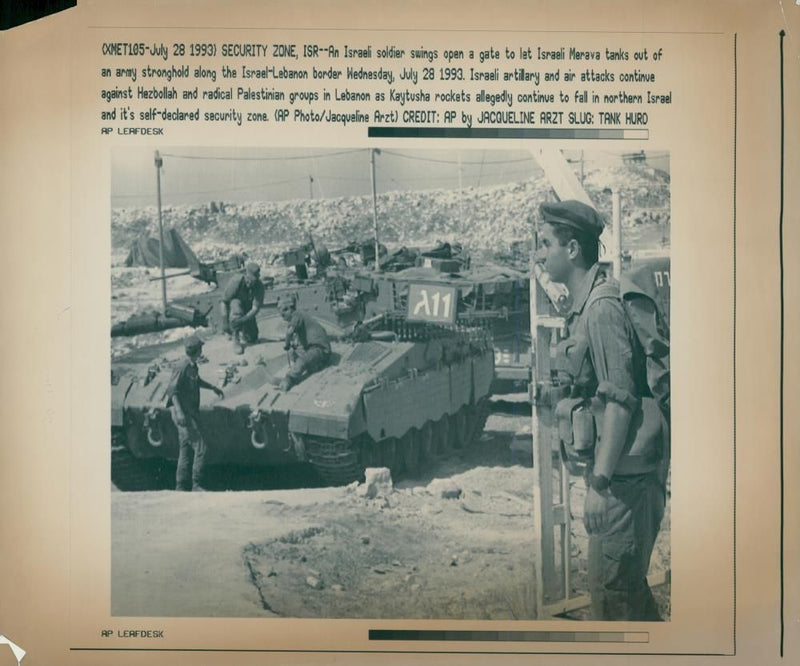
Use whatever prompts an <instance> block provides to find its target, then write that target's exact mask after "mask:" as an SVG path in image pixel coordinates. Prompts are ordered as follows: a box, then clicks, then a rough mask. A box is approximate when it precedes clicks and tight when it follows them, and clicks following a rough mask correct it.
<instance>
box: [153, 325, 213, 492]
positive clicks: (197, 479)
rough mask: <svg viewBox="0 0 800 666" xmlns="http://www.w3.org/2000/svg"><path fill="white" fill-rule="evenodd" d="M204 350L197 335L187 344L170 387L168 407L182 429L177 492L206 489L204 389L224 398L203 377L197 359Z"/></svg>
mask: <svg viewBox="0 0 800 666" xmlns="http://www.w3.org/2000/svg"><path fill="white" fill-rule="evenodd" d="M202 350H203V343H202V341H201V340H200V339H199V338H198V337H197V336H195V335H193V336H191V337H190V338H189V339H188V340H187V341H186V358H185V359H183V361H182V362H181V364H180V365H179V366H178V367H177V368H175V371H174V372H173V373H172V379H171V380H170V383H169V386H168V388H167V407H169V408H170V411H171V413H172V420H173V422H174V423H175V427H176V428H177V429H178V447H179V448H178V468H177V470H176V474H175V488H176V490H189V488H190V485H189V484H190V483H191V489H192V490H203V486H202V482H203V464H204V462H205V455H206V445H205V442H204V441H203V435H202V434H201V432H200V426H199V423H198V416H199V412H200V389H201V388H204V389H208V390H210V391H214V393H216V394H217V395H218V396H219V397H220V398H222V397H224V394H223V393H222V390H220V389H218V388H217V387H216V386H214V385H213V384H209V383H208V382H207V381H205V380H203V379H201V378H200V374H199V373H198V371H197V359H199V358H200V354H201V352H202Z"/></svg>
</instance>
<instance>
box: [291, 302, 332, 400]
mask: <svg viewBox="0 0 800 666" xmlns="http://www.w3.org/2000/svg"><path fill="white" fill-rule="evenodd" d="M280 312H281V316H282V317H283V318H284V319H285V320H286V321H287V322H288V323H289V326H288V328H287V330H286V342H285V344H284V346H283V348H284V349H285V350H286V351H291V359H290V360H291V364H290V366H289V369H288V370H287V371H286V376H285V377H284V379H283V381H282V382H281V384H280V388H281V389H282V390H284V391H288V390H289V389H290V388H291V387H292V386H294V385H295V384H297V383H298V382H300V381H302V380H303V378H304V377H307V376H308V375H311V374H313V373H315V372H317V371H319V370H322V368H324V367H325V365H326V364H327V362H328V359H329V358H330V355H331V343H330V342H329V341H328V334H327V333H326V332H325V329H324V328H323V327H322V325H321V324H320V323H319V322H318V321H317V320H316V319H314V318H313V317H312V316H311V315H310V314H308V313H306V312H298V311H297V304H296V303H295V301H294V299H291V298H290V299H288V300H286V301H283V302H282V303H281V305H280Z"/></svg>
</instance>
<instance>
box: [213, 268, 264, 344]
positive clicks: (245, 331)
mask: <svg viewBox="0 0 800 666" xmlns="http://www.w3.org/2000/svg"><path fill="white" fill-rule="evenodd" d="M260 273H261V271H260V269H259V267H258V264H256V263H253V262H250V263H248V264H247V266H245V270H244V275H234V276H233V277H232V278H231V279H230V280H229V281H228V284H227V285H226V287H225V293H224V294H223V296H222V325H223V330H224V331H225V333H229V334H230V335H231V336H232V337H233V344H234V351H235V352H236V353H237V354H242V353H244V345H245V343H247V344H254V343H256V342H258V325H257V324H256V315H257V314H258V311H259V310H260V309H261V306H262V305H263V303H264V285H263V283H262V282H261V279H260Z"/></svg>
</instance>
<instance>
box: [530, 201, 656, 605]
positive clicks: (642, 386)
mask: <svg viewBox="0 0 800 666" xmlns="http://www.w3.org/2000/svg"><path fill="white" fill-rule="evenodd" d="M540 210H541V215H542V219H543V222H544V224H542V225H541V227H540V229H539V232H538V241H539V248H538V252H537V257H536V259H537V262H539V263H540V264H542V265H543V267H544V268H545V270H546V271H547V272H548V273H549V274H550V277H551V279H552V280H553V281H555V282H560V283H563V284H565V285H566V286H567V288H568V289H569V293H570V295H571V299H572V300H571V306H570V309H569V312H568V314H567V330H568V333H569V336H568V338H567V339H566V340H565V341H564V342H562V343H561V344H560V345H559V348H558V350H557V355H556V359H555V362H556V367H557V369H560V370H564V371H565V372H566V373H567V375H568V377H569V381H570V382H571V384H572V386H571V395H570V398H569V399H564V400H562V401H561V402H559V406H558V407H557V409H556V414H557V416H558V418H559V427H560V428H561V424H562V417H563V416H564V415H565V414H566V421H567V422H568V423H569V428H572V429H573V430H571V433H572V434H571V435H570V436H569V437H568V438H567V441H568V442H569V441H570V440H571V444H569V445H568V446H566V447H564V439H565V438H564V437H563V436H562V447H564V448H563V449H562V450H563V452H564V455H565V459H567V460H568V461H569V460H570V459H572V460H573V461H575V460H578V461H581V464H582V465H585V468H584V469H585V478H586V500H585V504H584V524H585V526H586V530H587V532H588V533H589V572H588V573H589V588H590V592H591V599H592V616H593V619H596V620H660V619H661V618H660V616H659V613H658V608H657V605H656V603H655V600H654V598H653V595H652V593H651V591H650V588H649V586H648V583H647V578H646V577H647V570H648V567H649V564H650V556H651V554H652V551H653V546H654V544H655V540H656V536H657V535H658V531H659V528H660V525H661V519H662V517H663V514H664V506H665V495H666V493H665V487H664V480H665V475H664V473H663V471H664V465H665V460H668V454H667V451H668V434H667V433H668V426H667V423H666V419H665V417H664V415H663V414H662V412H661V411H660V410H659V408H658V405H657V403H656V402H655V400H653V398H652V393H651V391H650V390H649V387H648V381H649V378H648V372H650V368H649V367H648V366H647V364H648V362H649V359H648V358H646V357H645V353H644V348H643V346H642V342H641V339H642V333H641V332H640V331H639V327H641V326H643V324H642V323H641V322H638V323H636V328H634V325H633V323H632V321H631V318H630V316H629V315H628V313H627V311H626V309H625V305H623V302H622V300H621V297H620V285H619V283H618V282H617V281H616V280H615V279H614V278H613V277H612V276H611V275H608V274H606V271H605V269H603V268H602V267H601V266H600V265H599V264H598V263H597V260H598V246H599V237H600V234H601V232H602V231H603V221H602V218H601V217H600V215H599V214H598V213H597V212H596V211H595V210H594V209H593V208H592V207H590V206H587V205H586V204H583V203H581V202H579V201H564V202H560V203H546V204H543V205H542V206H541V209H540ZM653 321H655V319H654V320H653ZM644 325H645V326H647V325H648V324H647V322H645V324H644ZM652 335H653V336H657V335H658V333H657V332H656V331H655V330H653V331H652ZM663 344H665V345H666V362H667V363H668V353H669V352H668V344H669V343H668V340H666V341H665V342H664V343H663ZM666 372H667V373H668V369H667V371H666ZM666 382H667V383H666V386H667V390H668V374H667V375H666ZM667 400H668V398H667ZM565 404H566V405H567V409H564V408H563V407H562V405H565ZM580 410H583V411H580ZM559 414H560V415H559ZM577 414H581V415H582V416H581V417H580V418H581V419H585V418H587V416H588V419H589V421H590V426H589V427H580V426H579V424H580V423H583V424H585V423H586V421H585V420H583V421H581V420H580V419H579V418H577V417H576V415H577ZM592 421H593V422H592ZM586 433H591V434H590V435H587V434H586ZM581 439H583V440H590V441H589V442H588V443H587V442H586V441H581ZM579 449H583V451H581V450H579ZM568 464H569V462H568Z"/></svg>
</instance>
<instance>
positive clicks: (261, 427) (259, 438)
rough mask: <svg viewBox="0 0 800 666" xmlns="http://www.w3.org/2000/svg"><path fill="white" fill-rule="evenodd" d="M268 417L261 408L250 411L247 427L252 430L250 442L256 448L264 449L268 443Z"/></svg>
mask: <svg viewBox="0 0 800 666" xmlns="http://www.w3.org/2000/svg"><path fill="white" fill-rule="evenodd" d="M266 425H267V417H266V416H265V414H264V412H262V411H261V410H260V409H254V410H253V411H252V412H250V416H249V418H248V419H247V427H248V429H249V430H250V443H251V444H252V445H253V448H255V449H259V450H261V449H263V448H264V447H265V446H266V445H267V440H268V437H267V431H266Z"/></svg>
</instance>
